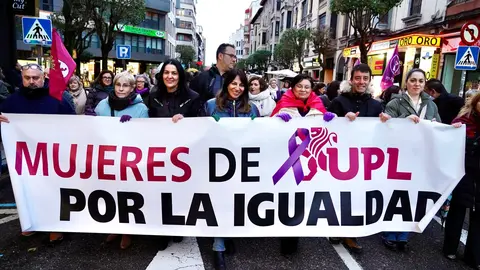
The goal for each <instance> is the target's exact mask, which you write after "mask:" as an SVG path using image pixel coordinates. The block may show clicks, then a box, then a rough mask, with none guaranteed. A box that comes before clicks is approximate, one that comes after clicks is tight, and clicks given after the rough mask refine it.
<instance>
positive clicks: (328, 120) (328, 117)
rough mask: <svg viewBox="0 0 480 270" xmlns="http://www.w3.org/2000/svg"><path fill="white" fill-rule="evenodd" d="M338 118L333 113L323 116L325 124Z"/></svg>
mask: <svg viewBox="0 0 480 270" xmlns="http://www.w3.org/2000/svg"><path fill="white" fill-rule="evenodd" d="M335 117H337V115H336V114H334V113H331V112H326V113H325V114H324V115H323V121H325V122H330V121H332V120H333V118H335Z"/></svg>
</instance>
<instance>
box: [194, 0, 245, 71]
mask: <svg viewBox="0 0 480 270" xmlns="http://www.w3.org/2000/svg"><path fill="white" fill-rule="evenodd" d="M251 1H252V0H198V4H197V24H199V25H201V26H202V27H203V35H204V36H205V38H206V39H207V48H206V49H207V50H206V59H205V65H208V66H209V65H211V64H212V63H214V62H215V52H216V50H217V47H218V46H219V45H220V44H222V43H228V40H229V38H230V35H231V34H232V33H233V32H234V31H235V30H236V29H238V27H239V26H240V24H243V22H244V18H245V10H246V9H247V8H249V7H250V3H251Z"/></svg>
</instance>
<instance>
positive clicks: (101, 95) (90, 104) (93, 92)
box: [85, 70, 113, 115]
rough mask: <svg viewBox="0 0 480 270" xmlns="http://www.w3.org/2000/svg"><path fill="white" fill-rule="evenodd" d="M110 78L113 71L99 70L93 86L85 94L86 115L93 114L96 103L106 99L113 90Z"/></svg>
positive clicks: (111, 78)
mask: <svg viewBox="0 0 480 270" xmlns="http://www.w3.org/2000/svg"><path fill="white" fill-rule="evenodd" d="M112 80H113V72H111V71H110V70H104V71H102V72H100V75H98V77H97V78H96V79H95V81H94V82H93V87H92V89H90V91H89V93H88V95H87V101H86V103H85V114H86V115H95V108H96V107H97V105H98V103H100V101H102V100H104V99H106V98H107V97H108V95H109V94H110V93H111V92H113V85H112Z"/></svg>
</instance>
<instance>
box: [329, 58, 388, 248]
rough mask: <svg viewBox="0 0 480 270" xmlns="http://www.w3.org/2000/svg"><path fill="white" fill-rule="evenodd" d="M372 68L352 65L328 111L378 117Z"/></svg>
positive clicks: (348, 241) (352, 244) (353, 243)
mask: <svg viewBox="0 0 480 270" xmlns="http://www.w3.org/2000/svg"><path fill="white" fill-rule="evenodd" d="M371 79H372V70H371V69H370V67H369V66H368V65H366V64H360V65H358V66H355V67H353V69H352V72H351V76H350V81H344V82H342V83H341V84H340V91H341V93H340V95H339V96H338V97H336V98H335V99H333V100H332V103H331V104H330V106H329V107H328V111H330V112H333V113H335V114H336V115H337V116H339V117H346V118H348V119H349V120H350V121H354V120H355V119H356V118H357V117H379V116H380V114H382V111H383V106H382V103H380V101H377V100H375V99H373V98H372V89H371V86H370V82H371ZM330 242H332V244H338V243H340V242H343V244H344V245H345V247H346V248H347V249H349V250H350V251H352V252H356V253H359V252H361V251H362V249H363V248H362V247H361V246H360V245H359V244H358V242H357V239H356V238H335V237H332V238H330Z"/></svg>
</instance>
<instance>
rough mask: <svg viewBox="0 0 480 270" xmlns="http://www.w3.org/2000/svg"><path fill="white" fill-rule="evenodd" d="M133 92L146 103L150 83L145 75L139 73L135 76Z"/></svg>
mask: <svg viewBox="0 0 480 270" xmlns="http://www.w3.org/2000/svg"><path fill="white" fill-rule="evenodd" d="M135 92H137V94H139V95H140V96H141V97H142V99H143V103H145V104H147V102H148V96H149V95H150V83H149V79H148V76H147V75H145V74H140V75H137V76H136V77H135Z"/></svg>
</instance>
